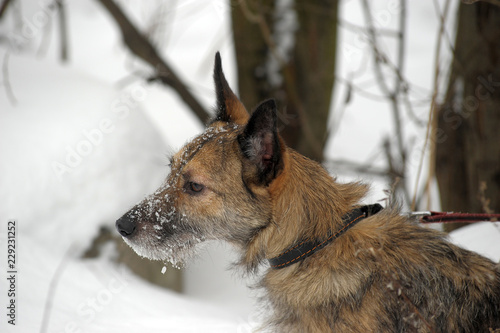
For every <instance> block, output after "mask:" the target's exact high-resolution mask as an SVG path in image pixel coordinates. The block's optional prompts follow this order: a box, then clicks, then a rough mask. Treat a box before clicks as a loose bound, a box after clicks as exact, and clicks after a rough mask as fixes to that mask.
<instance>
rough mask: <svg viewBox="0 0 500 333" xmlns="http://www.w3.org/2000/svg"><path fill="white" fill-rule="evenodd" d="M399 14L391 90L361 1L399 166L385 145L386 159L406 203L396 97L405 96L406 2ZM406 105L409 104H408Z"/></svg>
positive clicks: (386, 61)
mask: <svg viewBox="0 0 500 333" xmlns="http://www.w3.org/2000/svg"><path fill="white" fill-rule="evenodd" d="M400 6H401V13H400V20H399V33H398V47H399V48H398V56H397V63H396V65H391V66H390V67H391V69H392V70H393V71H394V73H395V74H396V78H395V83H394V88H393V89H392V90H391V88H390V87H389V84H388V83H387V81H386V77H385V76H384V73H383V72H382V64H390V61H389V59H388V57H387V56H386V55H385V54H384V53H383V52H382V51H381V50H380V49H379V47H378V45H379V43H378V38H377V33H376V30H375V25H374V23H373V17H372V13H371V9H370V4H369V1H368V0H362V7H363V12H364V15H365V18H366V22H367V25H368V37H369V41H370V45H371V47H372V52H373V57H374V70H375V76H376V78H377V83H378V85H379V87H380V89H381V90H382V93H383V94H384V95H386V96H388V98H389V100H390V102H391V107H392V114H393V119H394V128H395V131H396V144H397V151H398V155H399V159H400V165H395V164H396V163H395V162H396V161H395V160H394V157H393V156H392V154H391V152H390V149H389V148H390V147H389V145H388V143H386V144H385V152H386V156H387V158H388V161H387V162H388V163H389V165H390V169H391V170H393V171H395V172H396V173H400V174H401V175H403V177H402V179H403V181H402V182H400V183H399V188H400V189H401V191H402V192H403V194H404V196H405V198H406V200H407V202H408V203H409V202H410V194H409V193H408V188H407V186H406V183H405V170H406V149H405V146H404V135H403V126H402V122H401V111H400V107H399V101H398V97H399V95H400V93H403V94H404V95H405V96H406V95H407V94H406V89H404V90H402V89H401V88H402V87H403V86H405V87H407V85H406V80H405V79H404V78H403V76H402V69H403V65H404V54H405V49H404V38H405V34H406V33H405V31H406V28H405V20H406V1H404V0H401V1H400ZM407 104H410V103H409V102H408V103H407Z"/></svg>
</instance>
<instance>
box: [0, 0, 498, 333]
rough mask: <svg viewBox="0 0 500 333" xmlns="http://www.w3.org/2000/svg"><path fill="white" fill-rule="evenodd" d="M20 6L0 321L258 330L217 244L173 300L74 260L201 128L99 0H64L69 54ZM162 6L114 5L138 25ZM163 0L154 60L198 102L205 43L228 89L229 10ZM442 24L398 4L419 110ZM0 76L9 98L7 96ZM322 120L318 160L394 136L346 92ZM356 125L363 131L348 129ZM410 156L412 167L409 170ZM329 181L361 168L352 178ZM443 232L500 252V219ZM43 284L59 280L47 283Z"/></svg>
mask: <svg viewBox="0 0 500 333" xmlns="http://www.w3.org/2000/svg"><path fill="white" fill-rule="evenodd" d="M20 3H21V8H19V10H20V11H19V13H20V14H19V15H21V16H22V18H23V25H22V27H19V26H17V27H14V25H15V24H14V23H13V22H12V21H11V20H10V19H6V20H3V21H2V22H1V24H0V34H1V36H3V37H5V38H8V39H9V40H11V41H12V40H15V43H14V44H12V43H11V44H10V46H9V44H8V43H7V42H4V41H2V43H0V59H3V63H4V64H5V63H6V62H7V66H4V69H3V71H2V82H3V83H4V85H2V86H1V87H0V88H1V89H0V156H1V158H0V202H1V204H0V221H1V230H0V244H2V245H1V248H2V258H0V265H1V266H0V268H1V272H2V273H1V274H5V275H6V271H7V269H6V264H7V263H6V261H7V260H6V257H7V255H6V251H5V248H6V246H5V241H6V231H7V222H8V221H9V219H15V220H16V221H17V245H18V247H17V263H16V264H17V268H18V272H19V274H18V281H17V292H18V293H17V306H18V308H17V325H16V326H15V327H13V326H11V325H7V324H6V316H5V313H4V312H6V310H5V306H6V304H7V303H6V302H7V301H6V300H7V297H6V293H7V292H6V289H7V288H6V287H7V283H6V279H5V278H4V277H3V275H2V278H1V279H0V281H1V282H0V304H1V308H2V309H4V310H2V312H1V317H0V318H1V319H0V331H1V332H39V331H40V329H41V325H42V321H43V316H44V313H46V312H44V311H47V310H50V312H49V313H50V317H49V319H50V320H49V321H48V328H47V332H144V331H146V332H250V331H251V330H252V329H253V328H255V327H257V326H258V323H259V307H258V306H257V305H256V300H255V296H256V294H255V292H254V291H251V290H250V289H248V288H247V285H248V284H251V283H252V281H249V280H247V279H242V278H241V277H240V276H239V274H238V273H235V272H231V271H228V270H227V268H228V265H229V263H230V262H231V258H233V255H234V254H233V253H232V251H231V249H230V247H229V246H226V245H224V244H213V245H211V246H209V247H207V248H206V250H205V251H204V252H203V253H202V254H201V256H200V258H199V259H198V260H197V261H196V262H194V263H192V264H191V265H190V266H189V267H188V268H187V269H186V270H185V273H184V286H185V292H184V293H183V294H182V295H181V294H176V293H174V292H170V291H167V290H165V289H161V288H159V287H156V286H153V285H151V284H148V283H146V282H144V281H142V280H140V279H139V278H138V277H136V276H134V275H133V274H132V273H130V272H129V271H128V270H126V269H125V268H123V267H119V266H116V265H113V264H111V261H110V260H109V258H105V257H104V258H100V259H94V260H82V259H79V257H80V255H81V253H82V251H84V250H85V249H86V248H87V247H88V246H89V245H90V242H91V240H92V238H93V237H94V236H95V235H96V234H97V232H98V230H99V227H100V226H101V225H107V226H112V225H113V224H114V221H115V220H116V219H117V218H118V217H120V216H121V215H122V214H123V213H124V212H125V211H127V210H128V208H130V207H131V206H132V205H133V204H135V203H136V202H137V201H139V200H140V199H141V198H143V197H144V196H145V195H147V194H149V193H150V192H152V191H153V190H154V189H155V188H156V187H157V186H158V185H159V184H160V182H161V181H162V179H163V178H164V177H165V176H166V174H167V173H168V168H167V166H166V165H167V156H168V154H169V153H171V152H174V151H176V150H177V149H178V148H179V147H180V146H182V145H183V143H185V142H186V141H187V140H189V138H192V137H193V136H195V135H196V134H197V133H199V132H201V131H202V129H203V128H202V126H201V124H200V123H199V122H198V121H197V120H196V119H195V118H194V117H193V116H192V115H191V114H190V111H189V110H187V109H186V107H185V106H184V104H183V103H182V102H181V101H180V100H179V99H178V97H177V96H176V94H175V93H173V92H172V91H170V90H169V89H167V88H165V87H163V86H159V85H156V84H146V83H145V82H144V80H142V79H141V78H140V75H143V76H145V75H147V71H148V69H147V67H145V66H144V65H143V64H141V63H140V62H138V61H137V60H134V58H133V57H132V56H130V55H129V53H128V52H127V51H126V50H125V48H124V47H123V45H122V44H121V42H120V38H119V32H118V30H117V27H116V26H115V23H114V22H113V21H112V20H110V17H108V15H107V13H106V12H105V11H104V10H103V8H101V6H100V4H99V3H97V2H96V1H84V0H69V1H67V2H66V4H67V7H68V23H69V41H70V49H69V51H70V52H69V57H70V61H69V63H67V64H61V63H60V62H59V61H58V60H57V59H58V50H59V45H58V38H57V33H56V32H55V31H56V26H57V22H56V20H52V14H51V13H52V12H50V11H47V9H46V3H47V2H46V1H35V0H33V1H28V0H25V1H21V2H20ZM158 3H159V1H151V2H150V3H149V2H148V5H145V4H144V2H140V1H135V2H134V1H121V2H120V4H121V5H122V6H125V7H126V9H127V12H128V13H129V14H130V15H132V16H133V18H134V22H136V23H137V24H138V25H139V26H141V27H144V26H145V22H147V21H148V18H150V17H152V15H154V11H155V10H156V8H158ZM165 3H167V4H168V5H164V6H163V7H162V8H163V10H162V12H161V13H160V14H161V15H162V16H163V17H164V18H165V19H164V21H165V22H166V23H165V24H164V27H163V30H162V38H161V40H160V42H161V43H160V42H159V45H161V50H162V53H163V56H164V57H165V58H166V59H168V61H169V62H170V63H171V64H172V65H173V66H174V67H175V70H176V71H177V72H178V73H179V74H180V76H181V77H182V79H183V80H184V81H185V82H187V83H188V85H189V87H190V88H191V89H192V91H193V92H194V93H195V94H196V95H197V96H198V97H199V98H200V99H201V100H202V101H203V103H204V104H205V106H206V107H207V108H210V107H211V106H213V105H214V93H213V90H214V89H213V86H212V75H211V73H212V65H213V63H212V61H213V56H214V54H215V52H216V51H217V50H219V51H221V54H222V59H223V66H224V70H225V73H226V76H227V78H228V81H229V82H230V84H232V86H233V87H236V77H235V73H236V69H235V59H234V53H233V50H232V37H231V32H230V22H229V11H230V8H229V7H228V5H227V2H226V1H225V0H214V1H204V0H185V1H169V2H164V4H165ZM389 3H390V1H373V8H374V13H375V18H376V20H377V18H378V23H379V24H380V25H381V26H389V27H390V26H394V25H395V24H396V17H397V13H394V12H392V7H391V6H390V5H389ZM439 3H441V1H439ZM341 12H342V14H341V17H342V19H343V20H345V21H348V22H351V23H355V24H358V25H360V26H362V25H363V24H364V23H363V17H362V15H361V10H360V8H359V2H358V1H354V0H350V1H343V2H342V5H341ZM438 22H439V18H438V17H437V14H436V12H435V9H434V7H433V2H432V1H430V0H428V1H418V2H417V1H412V2H411V3H410V4H409V9H408V22H407V24H408V38H407V41H408V44H407V61H406V63H407V66H406V69H405V73H404V74H405V76H406V78H407V79H408V80H409V81H410V82H411V83H412V84H414V86H415V87H421V88H416V89H415V90H414V91H413V95H412V97H413V98H414V99H415V100H419V99H420V100H422V101H423V102H422V103H420V104H418V103H417V107H416V109H415V112H416V114H417V115H418V116H419V117H421V118H423V119H425V118H426V114H427V112H428V108H429V105H428V101H429V97H430V93H431V88H430V87H432V73H433V70H432V69H433V66H434V63H433V61H434V60H433V56H434V48H435V45H434V44H435V40H436V36H437V28H438ZM451 26H452V22H450V27H449V29H450V30H449V31H452V29H451ZM340 33H341V36H340V45H339V56H338V66H339V67H338V68H339V74H338V75H339V76H340V77H344V78H345V77H349V76H350V75H352V74H353V73H357V74H356V75H360V74H359V73H361V75H360V77H361V79H362V80H364V81H365V82H370V80H373V74H372V73H371V71H370V69H369V68H364V67H363V66H364V64H365V63H366V59H365V58H364V55H365V54H367V53H368V51H369V49H368V45H367V44H366V42H364V41H363V38H362V36H361V35H360V34H356V33H355V32H353V31H352V30H349V29H345V28H341V29H340ZM47 36H49V37H47ZM50 36H51V37H50ZM47 38H48V39H47ZM387 47H390V44H388V45H387ZM444 61H446V60H444ZM6 75H8V81H9V84H10V86H11V88H12V91H13V94H14V97H15V101H12V99H11V98H9V96H7V95H6V90H5V89H4V88H5V82H6ZM336 89H337V90H336V95H335V96H336V101H335V103H334V105H333V106H332V107H333V108H334V110H335V108H336V107H337V106H338V105H340V104H341V101H340V97H339V96H343V94H344V92H345V86H343V85H342V84H341V83H339V84H337V87H336ZM270 97H271V96H270ZM331 126H332V127H334V128H335V129H336V130H335V134H334V135H333V136H332V138H331V140H330V141H329V143H328V146H327V151H326V155H327V156H328V157H330V158H336V159H343V158H346V159H347V158H348V159H349V160H354V161H359V162H364V161H366V160H367V159H368V158H372V159H373V160H375V161H376V162H377V163H383V158H382V157H380V156H378V155H377V154H375V153H374V152H376V151H377V150H378V149H379V147H380V141H381V140H382V138H383V137H384V136H386V135H389V134H390V133H392V131H393V129H392V128H391V126H392V121H391V116H390V111H389V108H388V107H387V105H386V104H384V103H380V102H376V101H373V100H371V99H369V98H365V97H363V96H361V95H355V97H354V98H353V100H352V102H351V103H350V104H349V105H348V107H347V108H345V110H344V111H343V112H342V115H341V116H340V115H338V114H336V113H335V112H333V116H332V119H331ZM353 130H356V132H357V133H362V135H359V134H358V135H356V136H355V137H353V136H352V134H351V133H352V132H353ZM405 130H406V133H407V135H413V136H415V137H417V138H419V139H418V140H419V141H418V140H417V141H418V142H416V143H415V145H414V147H415V149H414V152H413V153H414V154H415V156H414V157H411V158H410V160H411V161H418V160H419V156H420V153H421V149H422V148H421V147H422V145H423V138H424V131H425V128H418V127H412V126H410V125H409V126H408V128H405ZM419 148H420V151H419ZM417 164H418V163H416V162H415V163H411V164H410V175H411V177H410V179H414V178H415V172H416V171H415V170H416V169H417V167H418V165H417ZM337 176H339V178H340V179H341V180H349V179H359V176H357V175H355V174H338V175H337ZM367 181H370V182H371V183H372V184H373V190H372V192H371V194H370V197H369V198H367V199H366V200H367V202H375V201H378V200H381V199H383V198H384V197H385V194H384V193H383V189H385V188H387V187H388V185H387V184H385V183H383V182H382V181H381V180H380V179H368V180H367ZM412 181H413V180H412ZM432 205H433V206H431V208H433V209H439V206H438V204H436V203H435V202H433V203H432ZM452 240H453V241H455V242H457V243H459V244H462V245H463V246H466V247H469V248H472V249H474V250H476V251H478V252H480V253H483V254H485V255H488V256H489V257H490V258H492V259H494V260H497V261H498V260H499V259H500V245H499V244H500V229H499V228H496V227H495V226H494V225H493V224H491V223H483V224H477V225H474V226H470V227H468V229H463V230H460V231H458V232H455V233H454V234H453V235H452ZM109 250H110V251H109V252H111V251H112V249H109ZM54 276H56V280H54V279H53V277H54ZM51 281H52V283H54V281H55V282H56V283H57V288H55V289H50V285H51ZM49 290H52V291H53V294H52V295H51V297H48V294H49ZM47 300H50V302H47Z"/></svg>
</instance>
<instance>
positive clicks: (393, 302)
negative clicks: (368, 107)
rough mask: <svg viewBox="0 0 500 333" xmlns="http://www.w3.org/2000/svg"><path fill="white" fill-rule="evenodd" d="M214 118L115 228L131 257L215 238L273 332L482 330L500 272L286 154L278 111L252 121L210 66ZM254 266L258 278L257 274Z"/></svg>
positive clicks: (168, 253)
mask: <svg viewBox="0 0 500 333" xmlns="http://www.w3.org/2000/svg"><path fill="white" fill-rule="evenodd" d="M214 81H215V90H216V99H217V106H216V107H217V109H216V115H215V117H214V119H213V120H212V121H211V122H210V123H209V124H208V125H207V129H206V131H205V132H204V133H203V134H201V135H200V136H198V137H196V138H195V139H193V140H192V141H191V142H189V143H187V144H186V145H185V146H184V147H183V148H182V149H181V150H180V151H179V152H177V153H176V154H175V155H173V157H172V158H171V159H170V166H171V172H170V174H169V176H168V177H167V179H166V180H165V182H164V183H163V184H162V185H161V186H160V188H159V189H158V190H157V191H156V192H155V193H154V194H152V195H150V196H148V197H147V198H145V199H144V200H143V201H141V202H140V203H139V204H137V205H136V206H135V207H133V208H132V209H131V210H130V211H128V212H127V213H126V214H125V215H123V216H122V217H121V218H120V219H118V220H117V222H116V228H117V230H118V231H119V233H120V234H121V235H122V237H123V239H124V240H125V242H126V243H127V244H129V245H130V246H131V247H132V248H133V249H134V250H135V251H136V252H137V253H138V254H139V255H141V256H143V257H147V258H149V259H152V260H168V261H170V262H172V263H173V264H174V265H182V263H185V262H187V261H189V260H190V258H191V257H192V256H193V255H194V254H195V253H196V248H197V247H198V244H200V243H202V242H204V241H206V240H224V241H227V242H229V243H231V244H233V245H234V246H235V247H236V248H237V249H238V251H239V253H240V257H239V258H240V259H239V261H238V262H237V264H238V265H239V266H241V267H243V269H244V270H245V271H248V272H254V273H255V272H257V271H261V269H265V272H263V277H262V280H261V282H260V285H261V286H262V287H263V288H264V290H265V293H266V298H267V302H268V304H270V305H271V307H272V309H273V311H272V312H273V314H272V316H271V318H269V323H268V324H269V325H271V327H272V328H274V329H275V330H276V331H279V332H332V331H334V332H490V331H494V330H497V329H500V269H499V267H498V265H496V264H495V263H493V262H492V261H490V260H489V259H486V258H484V257H482V256H480V255H478V254H476V253H474V252H470V251H467V250H464V249H462V248H460V247H457V246H455V245H453V244H451V243H449V242H448V241H447V240H446V236H445V234H443V233H441V232H438V231H435V230H432V229H429V228H425V227H422V226H420V225H418V223H417V222H416V221H413V220H411V219H410V218H408V217H407V216H405V215H402V214H401V213H400V211H399V209H398V208H397V207H392V206H391V207H386V208H384V209H382V207H381V206H380V205H378V204H376V205H367V206H366V205H362V204H361V203H360V202H361V200H362V198H363V197H364V196H365V194H366V192H367V190H368V187H367V185H364V184H362V183H359V182H355V183H347V184H341V183H338V182H336V180H335V179H334V178H332V177H331V176H330V175H329V174H328V172H327V171H326V170H325V169H324V168H323V167H322V166H321V165H320V164H319V163H317V162H315V161H312V160H310V159H308V158H306V157H304V156H302V155H301V154H299V153H297V152H296V151H294V150H292V149H290V148H288V147H287V146H286V144H285V142H283V140H282V139H281V137H280V136H279V134H278V130H277V106H276V103H275V102H274V100H272V99H270V100H266V101H264V102H262V103H261V104H260V105H258V106H257V107H256V108H255V110H254V111H253V112H252V113H251V114H249V113H248V112H247V110H246V108H245V107H244V106H243V104H242V103H241V101H240V100H239V99H238V98H237V96H236V95H235V94H234V93H233V91H232V90H231V88H230V86H229V85H228V83H227V81H226V78H225V76H224V73H223V71H222V65H221V58H220V55H219V53H217V54H216V57H215V66H214ZM259 268H261V269H259Z"/></svg>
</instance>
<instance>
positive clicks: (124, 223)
mask: <svg viewBox="0 0 500 333" xmlns="http://www.w3.org/2000/svg"><path fill="white" fill-rule="evenodd" d="M135 229H136V228H135V222H134V220H132V219H130V218H129V217H128V216H127V214H125V215H123V216H122V217H120V218H119V219H118V220H117V221H116V230H118V232H119V233H120V235H122V236H123V237H130V236H131V235H132V234H133V233H134V231H135Z"/></svg>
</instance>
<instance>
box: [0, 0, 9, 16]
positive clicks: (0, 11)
mask: <svg viewBox="0 0 500 333" xmlns="http://www.w3.org/2000/svg"><path fill="white" fill-rule="evenodd" d="M11 2H12V0H3V2H2V5H0V20H1V19H2V18H3V14H5V12H6V11H7V8H8V7H9V4H10V3H11Z"/></svg>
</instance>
